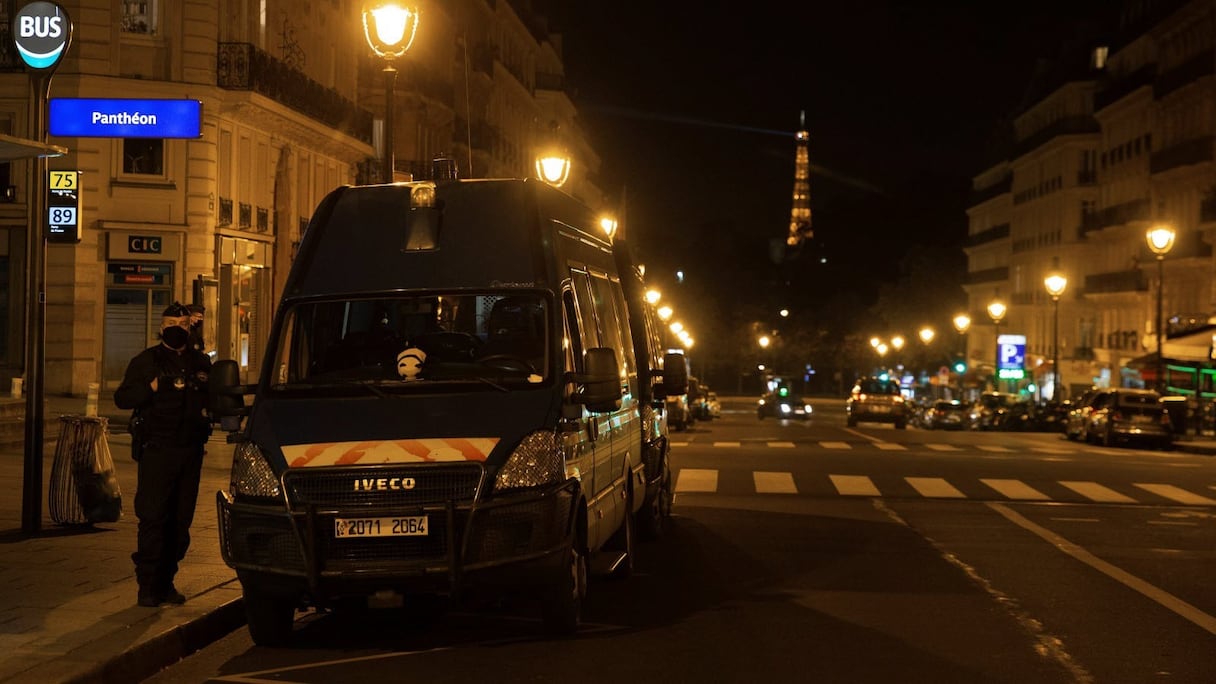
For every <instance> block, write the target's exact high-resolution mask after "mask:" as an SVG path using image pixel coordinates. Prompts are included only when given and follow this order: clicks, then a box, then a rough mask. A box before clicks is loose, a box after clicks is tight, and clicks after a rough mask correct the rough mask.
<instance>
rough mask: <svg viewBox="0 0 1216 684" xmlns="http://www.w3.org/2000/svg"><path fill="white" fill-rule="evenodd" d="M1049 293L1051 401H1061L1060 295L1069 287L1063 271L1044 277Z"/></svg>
mask: <svg viewBox="0 0 1216 684" xmlns="http://www.w3.org/2000/svg"><path fill="white" fill-rule="evenodd" d="M1043 286H1044V287H1046V288H1047V294H1049V295H1051V304H1052V312H1051V318H1052V322H1051V376H1052V382H1051V401H1052V402H1053V403H1059V401H1060V295H1062V294H1064V289H1065V288H1067V287H1068V278H1065V277H1064V275H1063V274H1061V273H1052V274H1051V275H1049V276H1047V277H1046V278H1044V279H1043Z"/></svg>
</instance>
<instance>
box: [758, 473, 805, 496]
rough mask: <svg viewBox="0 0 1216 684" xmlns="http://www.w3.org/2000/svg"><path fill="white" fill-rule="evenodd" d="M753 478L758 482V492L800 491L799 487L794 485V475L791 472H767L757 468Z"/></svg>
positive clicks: (782, 492)
mask: <svg viewBox="0 0 1216 684" xmlns="http://www.w3.org/2000/svg"><path fill="white" fill-rule="evenodd" d="M752 479H753V480H754V481H755V483H756V493H757V494H797V493H798V487H796V486H794V476H793V475H792V474H790V473H767V472H762V471H759V470H756V471H752Z"/></svg>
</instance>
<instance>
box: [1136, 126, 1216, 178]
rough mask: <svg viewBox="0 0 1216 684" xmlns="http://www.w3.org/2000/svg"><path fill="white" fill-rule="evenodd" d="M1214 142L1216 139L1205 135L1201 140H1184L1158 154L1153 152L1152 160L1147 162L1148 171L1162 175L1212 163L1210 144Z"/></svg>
mask: <svg viewBox="0 0 1216 684" xmlns="http://www.w3.org/2000/svg"><path fill="white" fill-rule="evenodd" d="M1214 140H1216V138H1213V136H1210V135H1205V136H1203V137H1202V138H1194V139H1192V140H1186V141H1183V142H1180V143H1178V144H1176V145H1172V146H1170V147H1167V148H1165V149H1164V150H1161V151H1160V152H1154V153H1153V157H1152V159H1151V160H1150V161H1149V171H1150V172H1152V173H1164V172H1166V171H1169V170H1170V169H1175V168H1178V167H1179V166H1188V165H1190V164H1202V163H1203V162H1210V161H1212V143H1213V141H1214Z"/></svg>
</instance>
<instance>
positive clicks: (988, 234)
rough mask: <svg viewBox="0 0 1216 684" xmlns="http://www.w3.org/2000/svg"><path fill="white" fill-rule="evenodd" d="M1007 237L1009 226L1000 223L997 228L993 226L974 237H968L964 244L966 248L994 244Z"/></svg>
mask: <svg viewBox="0 0 1216 684" xmlns="http://www.w3.org/2000/svg"><path fill="white" fill-rule="evenodd" d="M1007 237H1009V224H1008V223H1002V224H1001V225H999V226H993V227H991V228H988V229H987V230H982V231H980V232H978V233H976V234H974V235H968V236H967V241H966V243H965V246H966V247H976V246H978V245H983V244H987V243H989V242H995V241H996V240H1000V239H1002V238H1007Z"/></svg>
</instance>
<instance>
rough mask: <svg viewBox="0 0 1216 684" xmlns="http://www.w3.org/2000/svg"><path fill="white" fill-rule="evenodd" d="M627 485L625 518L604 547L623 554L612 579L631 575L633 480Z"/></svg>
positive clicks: (632, 552)
mask: <svg viewBox="0 0 1216 684" xmlns="http://www.w3.org/2000/svg"><path fill="white" fill-rule="evenodd" d="M629 483H630V484H627V485H625V518H624V519H623V520H622V521H621V526H620V528H618V529H617V531H616V533H615V534H613V535H612V538H611V539H609V540H608V543H607V544H606V545H605V548H606V549H608V550H611V551H619V552H621V553H624V554H625V558H624V559H623V560H622V561H621V562H620V563H618V564H617V566H616V568H614V569H613V571H612V578H613V579H626V578H628V577H630V576H631V575H633V559H634V551H633V545H634V539H633V536H634V530H633V484H632V483H633V480H632V479H630V480H629Z"/></svg>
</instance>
